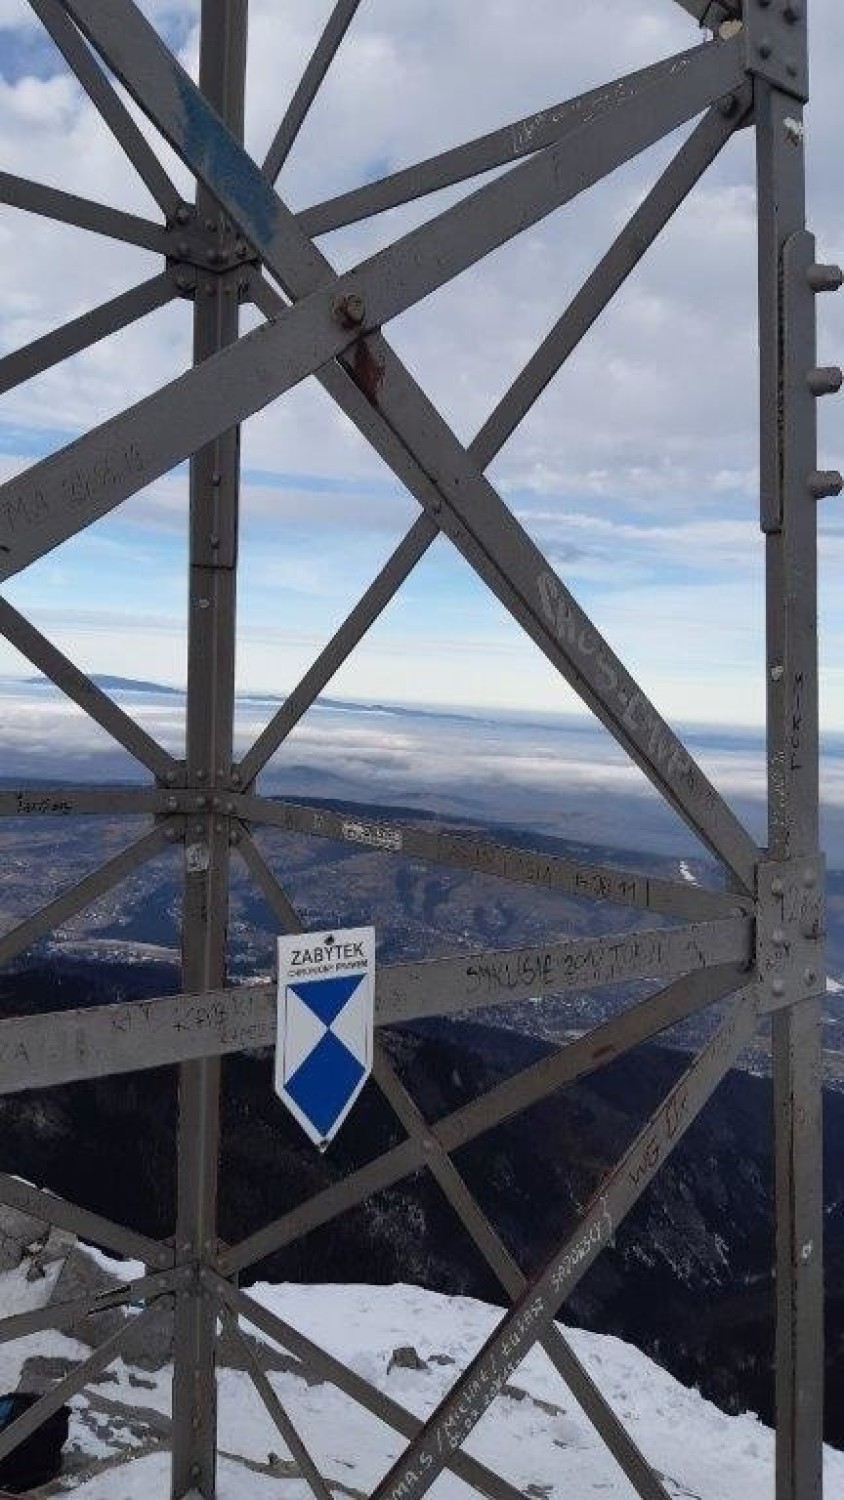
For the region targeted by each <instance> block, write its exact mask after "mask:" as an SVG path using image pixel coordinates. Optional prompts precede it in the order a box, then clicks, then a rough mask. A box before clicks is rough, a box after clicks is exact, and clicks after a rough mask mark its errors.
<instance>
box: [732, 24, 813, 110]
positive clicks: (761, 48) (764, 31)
mask: <svg viewBox="0 0 844 1500" xmlns="http://www.w3.org/2000/svg"><path fill="white" fill-rule="evenodd" d="M742 20H743V23H744V36H745V66H746V68H747V71H748V73H749V74H751V76H753V77H755V78H763V79H764V80H765V82H766V83H771V84H773V85H774V87H775V88H778V89H782V91H783V92H784V93H786V94H792V95H793V96H794V98H795V99H804V100H805V99H808V97H809V60H808V49H807V31H806V9H805V4H804V0H745V4H744V6H743V9H742Z"/></svg>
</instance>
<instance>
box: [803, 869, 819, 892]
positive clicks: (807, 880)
mask: <svg viewBox="0 0 844 1500" xmlns="http://www.w3.org/2000/svg"><path fill="white" fill-rule="evenodd" d="M817 883H818V877H817V874H816V873H815V871H814V870H804V872H803V884H804V886H805V887H806V890H807V891H811V890H813V889H814V887H815V886H816V885H817Z"/></svg>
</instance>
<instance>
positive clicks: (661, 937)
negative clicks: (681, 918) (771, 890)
mask: <svg viewBox="0 0 844 1500" xmlns="http://www.w3.org/2000/svg"><path fill="white" fill-rule="evenodd" d="M753 935H754V928H753V922H752V920H751V919H750V918H748V917H722V918H718V919H716V920H715V921H713V922H697V923H693V924H691V925H690V926H688V927H659V928H655V929H644V930H639V931H636V930H634V931H632V932H625V933H620V934H618V933H613V934H605V935H604V936H602V937H585V938H569V939H568V940H566V941H564V942H560V943H548V944H544V945H539V946H531V947H525V948H511V949H504V950H499V951H493V952H489V953H468V954H461V955H460V956H459V957H457V958H435V959H426V960H423V961H422V962H421V963H409V964H394V965H390V966H389V967H386V966H385V967H383V968H381V969H380V971H379V972H378V976H377V980H376V1000H375V1019H376V1024H377V1025H380V1026H386V1025H391V1024H394V1023H396V1022H403V1021H409V1020H415V1019H418V1018H419V1017H420V1016H432V1015H449V1014H452V1013H454V1012H458V1011H468V1010H476V1009H483V1008H486V1007H488V1006H494V1005H502V1004H509V1003H510V1002H512V1001H516V1000H530V999H536V998H537V997H538V996H540V995H555V994H563V993H565V992H566V991H567V990H578V991H581V990H588V989H597V988H600V987H601V986H602V985H607V984H619V983H621V982H622V981H629V980H633V979H657V978H661V977H663V976H665V977H667V976H669V975H675V974H687V973H690V972H691V971H692V970H693V969H698V968H700V969H703V968H714V967H717V966H721V965H724V964H741V963H744V964H745V965H749V964H750V963H751V961H752V957H753V950H752V943H753Z"/></svg>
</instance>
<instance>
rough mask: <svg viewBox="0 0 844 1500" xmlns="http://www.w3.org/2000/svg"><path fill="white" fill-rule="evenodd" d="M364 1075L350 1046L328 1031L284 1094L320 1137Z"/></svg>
mask: <svg viewBox="0 0 844 1500" xmlns="http://www.w3.org/2000/svg"><path fill="white" fill-rule="evenodd" d="M365 1072H366V1069H365V1068H364V1067H362V1066H361V1064H360V1063H359V1062H358V1060H357V1058H356V1057H353V1056H352V1054H351V1052H350V1051H349V1049H348V1047H344V1046H343V1043H342V1042H340V1041H338V1039H337V1037H336V1036H335V1035H334V1033H333V1031H327V1032H326V1033H325V1036H324V1037H323V1039H322V1041H321V1042H319V1043H318V1044H317V1046H316V1047H314V1050H313V1052H310V1053H309V1054H308V1056H307V1057H306V1058H305V1061H304V1062H303V1063H302V1066H301V1067H300V1068H297V1069H296V1072H295V1073H294V1074H293V1076H292V1078H289V1079H288V1080H287V1083H286V1085H285V1091H286V1093H288V1094H289V1095H290V1098H291V1099H292V1100H293V1102H294V1104H297V1105H298V1107H299V1109H301V1111H302V1113H303V1114H304V1115H307V1117H308V1119H309V1120H310V1121H311V1123H312V1124H313V1125H314V1127H315V1128H316V1129H317V1130H318V1131H319V1132H320V1135H324V1136H326V1135H328V1132H329V1131H330V1130H331V1129H332V1128H333V1126H334V1125H335V1124H336V1121H337V1117H338V1115H340V1114H342V1112H343V1110H344V1109H345V1108H346V1105H347V1104H348V1101H349V1099H350V1098H351V1095H352V1094H353V1093H354V1091H355V1089H356V1088H357V1086H358V1084H359V1083H360V1081H361V1079H362V1078H363V1076H364V1073H365Z"/></svg>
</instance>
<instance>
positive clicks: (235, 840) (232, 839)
mask: <svg viewBox="0 0 844 1500" xmlns="http://www.w3.org/2000/svg"><path fill="white" fill-rule="evenodd" d="M229 843H230V844H239V843H240V830H239V829H238V828H232V829H231V830H230V832H229Z"/></svg>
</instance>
